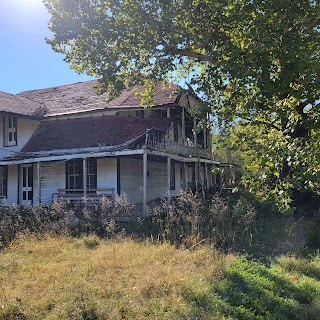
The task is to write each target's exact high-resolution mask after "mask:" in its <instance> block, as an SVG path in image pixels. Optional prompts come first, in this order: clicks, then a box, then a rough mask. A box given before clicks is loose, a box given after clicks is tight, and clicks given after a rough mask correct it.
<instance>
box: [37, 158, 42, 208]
mask: <svg viewBox="0 0 320 320" xmlns="http://www.w3.org/2000/svg"><path fill="white" fill-rule="evenodd" d="M37 176H38V204H41V162H37Z"/></svg>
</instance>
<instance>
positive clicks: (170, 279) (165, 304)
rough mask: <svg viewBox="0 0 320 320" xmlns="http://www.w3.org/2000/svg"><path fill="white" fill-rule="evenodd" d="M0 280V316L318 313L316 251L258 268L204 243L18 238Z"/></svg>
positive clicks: (4, 258) (319, 262) (6, 254)
mask: <svg viewBox="0 0 320 320" xmlns="http://www.w3.org/2000/svg"><path fill="white" fill-rule="evenodd" d="M0 280H1V282H0V319H1V320H4V319H6V320H9V319H14V320H16V319H25V320H30V319H61V320H64V319H70V320H71V319H72V320H73V319H75V320H77V319H79V320H80V319H84V320H93V319H96V320H105V319H204V320H205V319H248V320H249V319H274V320H280V319H284V320H286V319H288V320H289V319H290V320H292V319H293V320H294V319H297V320H298V319H299V320H300V319H309V320H316V319H319V314H320V289H319V288H320V256H319V255H318V256H317V255H316V256H314V257H313V258H310V259H301V258H296V257H288V256H283V257H279V258H277V259H275V260H272V261H271V263H270V265H269V266H266V265H264V264H262V263H259V262H257V261H250V260H247V259H245V258H243V257H237V256H234V255H230V254H228V255H225V254H222V253H218V252H217V251H215V250H212V249H210V248H209V247H208V246H204V247H201V246H198V247H197V248H195V249H193V250H188V249H185V248H177V247H175V246H172V245H170V244H168V243H159V242H156V243H152V242H150V241H142V242H141V241H140V242H138V241H134V240H133V239H128V238H117V239H113V240H101V239H99V238H97V237H95V236H90V237H82V238H71V237H62V236H59V237H52V236H46V237H41V238H37V237H34V236H30V235H27V236H21V237H19V238H18V239H17V240H16V241H15V242H14V243H13V244H12V245H10V246H9V247H8V248H6V249H5V250H4V251H3V252H2V254H1V256H0ZM1 306H2V307H1ZM1 309H2V310H1Z"/></svg>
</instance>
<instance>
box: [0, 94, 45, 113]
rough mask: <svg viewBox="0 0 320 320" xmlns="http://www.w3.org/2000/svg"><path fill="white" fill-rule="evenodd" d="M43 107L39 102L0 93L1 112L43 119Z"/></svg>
mask: <svg viewBox="0 0 320 320" xmlns="http://www.w3.org/2000/svg"><path fill="white" fill-rule="evenodd" d="M41 107H42V105H41V104H40V103H38V102H35V101H31V100H28V99H26V98H24V97H19V96H17V95H14V94H10V93H6V92H1V91H0V111H3V112H8V113H17V114H21V115H24V116H31V117H36V118H41V117H42V109H41Z"/></svg>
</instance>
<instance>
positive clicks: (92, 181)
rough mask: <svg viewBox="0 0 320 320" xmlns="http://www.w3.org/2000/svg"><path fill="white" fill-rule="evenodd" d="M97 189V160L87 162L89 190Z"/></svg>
mask: <svg viewBox="0 0 320 320" xmlns="http://www.w3.org/2000/svg"><path fill="white" fill-rule="evenodd" d="M96 188H97V159H95V158H94V159H88V161H87V190H88V191H90V189H96Z"/></svg>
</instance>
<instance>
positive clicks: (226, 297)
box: [185, 259, 320, 320]
mask: <svg viewBox="0 0 320 320" xmlns="http://www.w3.org/2000/svg"><path fill="white" fill-rule="evenodd" d="M309 277H310V274H309ZM318 286H319V284H318V283H317V278H316V279H314V278H307V279H305V278H298V277H295V276H294V274H289V273H287V272H286V270H284V269H281V268H280V267H279V265H277V264H275V265H273V266H272V267H271V268H268V267H266V266H265V265H263V264H261V263H258V262H255V261H249V260H246V259H238V260H237V261H236V262H235V263H233V264H232V265H231V266H229V267H228V268H227V270H226V271H225V273H224V274H223V275H222V276H221V277H220V278H219V279H218V280H217V279H216V280H212V281H211V282H210V291H209V293H206V294H199V293H195V292H193V293H192V292H188V294H187V295H186V296H185V298H186V300H187V301H188V303H190V306H191V309H190V312H191V315H190V318H195V319H196V318H198V319H199V318H200V319H202V316H201V315H204V314H205V315H206V317H203V318H204V319H207V318H210V316H211V318H217V317H218V316H220V317H221V318H223V317H230V318H231V319H240V320H242V319H243V320H245V319H274V320H280V319H281V320H287V319H288V320H302V319H308V320H316V319H319V314H320V290H319V288H318Z"/></svg>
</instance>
